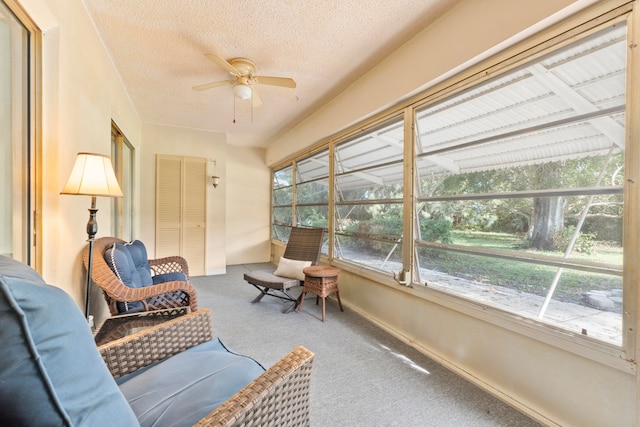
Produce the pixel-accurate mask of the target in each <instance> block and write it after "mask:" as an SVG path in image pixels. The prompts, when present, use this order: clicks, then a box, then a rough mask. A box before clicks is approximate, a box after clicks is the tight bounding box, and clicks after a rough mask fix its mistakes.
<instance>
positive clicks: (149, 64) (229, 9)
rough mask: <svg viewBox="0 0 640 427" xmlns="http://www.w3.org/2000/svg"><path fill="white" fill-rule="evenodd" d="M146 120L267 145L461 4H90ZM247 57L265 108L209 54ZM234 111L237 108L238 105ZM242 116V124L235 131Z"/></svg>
mask: <svg viewBox="0 0 640 427" xmlns="http://www.w3.org/2000/svg"><path fill="white" fill-rule="evenodd" d="M83 1H84V4H85V5H86V7H87V10H88V12H89V14H90V16H91V17H92V19H93V21H94V23H95V25H96V28H97V30H98V32H99V34H100V36H101V37H102V39H103V41H104V43H105V45H106V48H107V50H108V51H109V53H110V55H111V57H112V59H113V62H114V64H115V66H116V68H117V69H118V72H119V73H120V75H121V76H122V80H123V82H124V84H125V86H126V88H127V91H128V93H129V95H130V97H131V100H132V102H133V104H134V106H135V108H136V109H137V111H138V113H139V114H140V117H141V119H142V121H143V122H146V123H157V124H164V125H172V126H180V127H187V128H194V129H203V130H209V131H216V132H223V133H226V134H227V141H228V143H230V144H235V145H241V146H254V147H261V146H262V147H263V146H265V145H266V144H267V143H268V142H269V140H270V139H272V138H273V137H274V136H276V135H277V134H278V133H279V132H283V131H285V130H287V129H289V128H291V127H292V126H294V125H296V124H297V123H299V122H300V121H301V120H303V119H304V118H305V117H306V116H308V115H309V114H311V113H312V112H313V111H314V110H315V109H317V108H318V107H319V106H321V105H322V104H324V103H325V102H327V101H328V100H329V99H331V98H332V97H334V96H335V95H336V94H338V93H339V92H340V91H341V90H343V89H344V88H346V87H347V86H348V85H349V84H351V83H352V82H354V81H355V80H357V79H358V78H359V77H360V76H362V75H363V74H364V73H365V72H367V71H368V70H369V69H370V68H371V67H373V66H374V65H375V64H377V63H378V62H379V61H381V60H382V59H384V58H385V57H386V56H387V55H388V54H389V53H391V52H392V51H393V50H395V49H396V48H398V47H399V46H400V45H401V44H403V43H404V42H406V41H407V40H409V39H410V38H411V37H412V36H414V35H415V34H417V33H418V32H419V31H420V30H422V29H423V28H425V27H426V26H427V25H428V24H429V23H430V22H433V21H434V20H435V19H437V18H438V17H439V16H441V15H442V14H443V13H445V12H446V11H447V10H448V9H449V8H450V7H451V6H452V5H453V4H455V3H457V2H458V0H396V1H394V2H387V1H382V0H379V1H376V0H349V1H344V0H307V1H294V0H256V1H242V0H235V1H230V0H216V1H213V0H180V1H176V0H135V1H131V0H110V1H104V0H83ZM207 53H210V54H216V55H218V56H221V57H222V58H225V59H227V60H228V59H231V58H234V57H246V58H249V59H251V60H253V61H254V62H255V64H256V74H258V75H266V76H277V77H290V78H293V79H294V80H295V81H296V82H297V88H296V89H288V88H281V87H273V86H266V85H259V86H258V87H257V89H258V92H259V95H260V97H261V99H262V101H263V104H262V106H260V107H257V108H254V109H253V111H252V109H251V108H250V105H251V104H250V102H249V101H241V100H240V99H237V98H236V99H235V101H236V102H235V103H234V96H233V91H232V87H231V86H223V87H218V88H214V89H210V90H208V91H204V92H197V91H194V90H192V87H193V86H198V85H201V84H205V83H209V82H213V81H218V80H225V79H228V78H229V77H230V75H229V74H228V73H227V72H226V71H224V70H223V69H221V68H220V67H219V66H218V65H217V64H216V63H215V62H213V61H211V60H210V59H209V58H207V57H206V56H205V54H207ZM234 104H235V105H234ZM234 117H235V123H234Z"/></svg>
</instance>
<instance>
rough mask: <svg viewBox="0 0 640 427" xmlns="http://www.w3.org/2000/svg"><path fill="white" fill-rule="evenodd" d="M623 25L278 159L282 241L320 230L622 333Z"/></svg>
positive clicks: (469, 285)
mask: <svg viewBox="0 0 640 427" xmlns="http://www.w3.org/2000/svg"><path fill="white" fill-rule="evenodd" d="M626 32H627V28H626V25H625V21H624V20H621V19H620V20H617V21H616V22H613V23H610V24H607V25H602V26H600V27H594V28H591V29H590V30H588V31H585V32H584V33H583V34H582V35H581V36H580V37H573V38H571V39H566V40H564V39H561V40H558V41H557V42H555V43H550V44H549V46H551V47H549V48H547V49H546V50H539V51H537V52H536V53H535V54H531V55H528V56H527V57H526V58H524V56H523V59H521V60H520V61H519V62H513V63H512V64H510V65H509V66H506V67H503V68H502V69H498V68H495V69H492V70H491V72H485V73H483V74H482V77H477V78H476V79H475V82H474V83H473V84H471V83H467V84H464V85H463V84H461V85H459V87H458V88H456V89H455V90H450V91H449V93H447V94H446V95H444V94H441V95H439V96H432V97H431V98H425V101H418V102H415V105H409V106H408V107H405V109H403V110H402V111H398V113H397V114H395V115H393V114H391V115H387V116H386V117H385V118H384V119H380V120H378V121H374V122H371V123H369V124H367V126H363V127H362V128H361V129H359V130H357V131H354V132H351V133H349V134H348V135H347V136H345V137H344V138H338V139H336V140H335V141H331V142H329V143H327V145H326V146H325V148H323V149H322V150H319V151H315V152H312V153H309V154H307V155H304V156H302V157H300V158H297V159H294V160H293V161H292V162H291V163H288V164H286V165H283V166H282V167H280V168H277V169H276V170H275V171H274V174H273V177H274V183H273V200H274V204H273V218H274V221H273V229H274V238H282V237H283V236H284V235H285V233H286V231H283V230H286V228H287V227H288V226H290V225H302V226H317V227H324V228H326V229H327V231H328V232H329V236H330V238H331V240H330V245H329V247H327V248H326V250H325V251H324V252H325V254H329V255H330V258H331V259H334V260H340V261H344V262H346V263H353V264H355V265H358V266H360V267H365V268H367V269H371V270H372V271H378V272H380V273H381V274H384V275H394V274H396V273H398V272H400V271H403V270H406V271H408V272H409V274H410V276H411V280H410V285H411V286H413V287H415V288H419V287H427V288H432V289H437V290H438V291H441V292H445V293H447V294H452V295H455V296H457V297H460V298H464V299H466V300H469V301H474V302H478V303H481V304H486V305H490V306H492V307H496V308H498V309H501V310H505V311H507V312H511V313H516V314H518V315H519V316H525V317H528V318H533V319H537V320H539V321H541V322H543V323H550V324H553V325H554V326H558V327H561V328H563V329H567V330H570V331H572V332H575V333H577V334H580V335H583V336H589V337H592V338H595V339H597V340H601V341H605V342H607V343H611V344H615V345H621V344H622V315H621V313H622V302H623V301H622V294H623V291H622V290H623V263H622V260H623V228H622V227H623V222H624V199H623V184H624V179H625V170H624V166H625V156H624V154H625V111H626V79H627V74H626V63H627V58H626V40H627V37H626ZM407 109H410V110H411V114H406V113H405V111H406V110H407ZM407 135H411V141H405V139H407V138H408V137H407ZM407 159H408V160H407ZM330 166H331V167H330ZM293 171H295V172H293ZM294 175H295V182H294V179H293V176H294ZM407 183H411V185H410V186H409V188H407ZM292 194H295V197H293V196H292ZM294 213H295V214H294ZM294 216H295V218H294ZM282 240H286V239H282ZM403 248H404V250H403ZM407 248H410V251H411V252H412V253H411V254H408V253H404V251H406V250H407ZM585 319H589V321H588V322H587V321H586V320H585Z"/></svg>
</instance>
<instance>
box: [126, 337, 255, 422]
mask: <svg viewBox="0 0 640 427" xmlns="http://www.w3.org/2000/svg"><path fill="white" fill-rule="evenodd" d="M263 372H264V368H263V367H262V366H261V365H260V364H259V363H258V362H256V361H255V360H253V359H251V358H249V357H246V356H241V355H238V354H235V353H233V352H231V351H229V350H228V349H227V348H226V347H225V346H224V344H222V342H221V341H220V340H219V339H215V340H212V341H208V342H206V343H204V344H200V345H198V346H196V347H193V348H190V349H189V350H187V351H184V352H182V353H179V354H177V355H175V356H173V357H171V358H169V359H167V360H165V361H163V362H160V363H157V364H155V365H152V366H150V367H148V368H146V369H142V370H138V371H136V372H134V373H132V374H129V375H126V376H124V377H121V378H119V379H118V380H117V381H118V384H119V385H120V390H121V391H122V393H123V394H124V396H125V397H126V399H127V401H128V402H129V404H130V405H131V407H132V408H133V411H134V412H135V414H136V416H137V417H138V420H139V421H140V424H141V425H142V426H151V425H153V426H156V427H160V426H190V425H194V424H196V423H197V422H198V421H199V420H200V419H202V418H204V417H205V416H206V415H207V414H209V413H210V412H211V411H213V410H214V409H216V408H217V407H218V406H220V405H221V404H222V403H224V402H225V401H227V400H228V399H229V398H230V397H231V396H233V395H234V394H236V393H237V392H238V391H240V390H241V389H242V388H243V387H244V386H246V385H247V384H249V383H250V382H251V381H253V380H254V379H255V378H257V377H258V376H259V375H260V374H262V373H263Z"/></svg>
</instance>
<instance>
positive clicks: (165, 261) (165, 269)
mask: <svg viewBox="0 0 640 427" xmlns="http://www.w3.org/2000/svg"><path fill="white" fill-rule="evenodd" d="M149 266H150V267H151V271H152V272H153V275H154V276H156V275H158V274H163V273H175V272H181V273H184V275H185V276H187V279H189V264H188V263H187V260H186V259H184V258H183V257H181V256H170V257H164V258H156V259H150V260H149Z"/></svg>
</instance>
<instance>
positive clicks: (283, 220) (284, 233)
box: [271, 165, 293, 242]
mask: <svg viewBox="0 0 640 427" xmlns="http://www.w3.org/2000/svg"><path fill="white" fill-rule="evenodd" d="M271 204H272V207H273V210H272V218H271V221H272V223H273V226H272V234H273V235H272V238H273V239H275V240H279V241H281V242H286V241H288V240H289V233H290V232H291V228H290V227H291V225H292V224H293V222H292V214H293V166H292V165H289V166H286V167H283V168H282V169H279V170H277V171H275V172H274V173H273V190H272V200H271Z"/></svg>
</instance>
